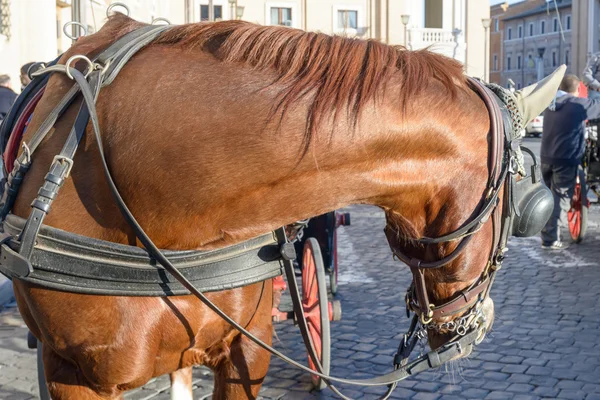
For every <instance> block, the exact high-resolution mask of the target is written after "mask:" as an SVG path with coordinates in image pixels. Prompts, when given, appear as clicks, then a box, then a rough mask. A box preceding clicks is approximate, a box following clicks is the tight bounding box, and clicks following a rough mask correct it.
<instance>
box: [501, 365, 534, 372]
mask: <svg viewBox="0 0 600 400" xmlns="http://www.w3.org/2000/svg"><path fill="white" fill-rule="evenodd" d="M528 368H530V367H529V366H528V365H518V364H508V365H505V366H504V367H502V369H501V370H500V372H505V373H507V374H522V373H524V372H525V371H527V369H528Z"/></svg>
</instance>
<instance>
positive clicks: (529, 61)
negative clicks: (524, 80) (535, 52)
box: [527, 54, 535, 68]
mask: <svg viewBox="0 0 600 400" xmlns="http://www.w3.org/2000/svg"><path fill="white" fill-rule="evenodd" d="M527 67H528V68H534V67H535V62H534V61H533V56H532V55H531V54H529V55H528V56H527Z"/></svg>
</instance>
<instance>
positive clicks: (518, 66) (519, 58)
mask: <svg viewBox="0 0 600 400" xmlns="http://www.w3.org/2000/svg"><path fill="white" fill-rule="evenodd" d="M517 69H521V56H520V55H519V56H517Z"/></svg>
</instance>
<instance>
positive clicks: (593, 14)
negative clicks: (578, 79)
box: [572, 0, 600, 76]
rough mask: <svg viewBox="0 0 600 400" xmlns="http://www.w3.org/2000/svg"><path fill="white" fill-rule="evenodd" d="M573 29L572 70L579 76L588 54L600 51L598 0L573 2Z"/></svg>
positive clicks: (599, 2)
mask: <svg viewBox="0 0 600 400" xmlns="http://www.w3.org/2000/svg"><path fill="white" fill-rule="evenodd" d="M573 31H574V41H573V45H572V53H573V56H572V57H573V66H572V71H573V73H575V74H577V75H578V76H581V75H582V73H583V70H584V68H585V66H586V64H587V60H588V58H589V56H590V55H591V54H593V53H597V52H599V51H600V0H575V1H574V2H573ZM575 39H576V40H575Z"/></svg>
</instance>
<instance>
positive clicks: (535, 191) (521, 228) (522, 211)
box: [510, 147, 554, 237]
mask: <svg viewBox="0 0 600 400" xmlns="http://www.w3.org/2000/svg"><path fill="white" fill-rule="evenodd" d="M521 149H522V150H524V151H525V152H527V153H528V154H529V155H530V156H531V158H532V159H533V165H532V166H531V173H530V174H529V175H527V176H525V177H523V178H522V179H521V180H519V181H517V180H516V178H515V177H514V176H513V177H511V178H510V179H512V180H513V182H512V185H511V187H512V190H514V193H513V196H512V199H514V200H513V201H514V204H512V205H511V207H512V208H513V216H512V235H513V236H516V237H530V236H535V235H537V234H538V233H540V231H541V230H542V228H544V226H545V225H546V223H547V222H548V220H549V219H550V216H551V215H552V210H553V209H554V198H553V196H552V192H551V191H550V189H548V187H547V186H546V185H545V184H544V183H543V182H542V180H541V170H540V165H539V164H538V163H537V159H536V157H535V155H534V154H533V152H532V151H531V150H529V149H528V148H526V147H522V148H521Z"/></svg>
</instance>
